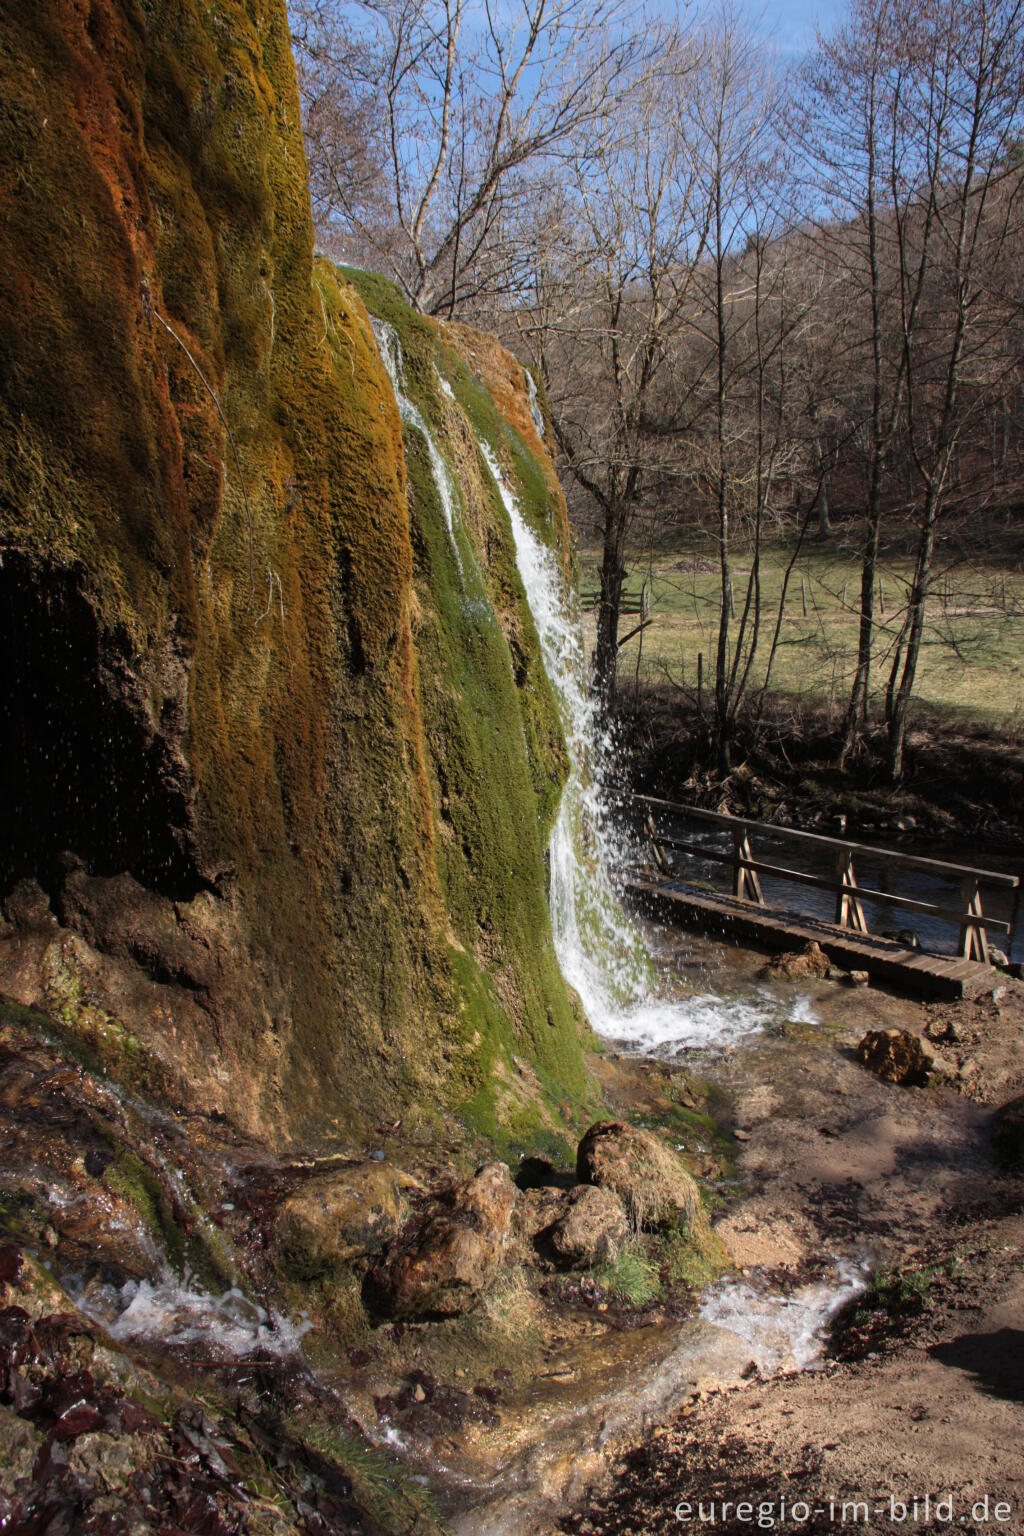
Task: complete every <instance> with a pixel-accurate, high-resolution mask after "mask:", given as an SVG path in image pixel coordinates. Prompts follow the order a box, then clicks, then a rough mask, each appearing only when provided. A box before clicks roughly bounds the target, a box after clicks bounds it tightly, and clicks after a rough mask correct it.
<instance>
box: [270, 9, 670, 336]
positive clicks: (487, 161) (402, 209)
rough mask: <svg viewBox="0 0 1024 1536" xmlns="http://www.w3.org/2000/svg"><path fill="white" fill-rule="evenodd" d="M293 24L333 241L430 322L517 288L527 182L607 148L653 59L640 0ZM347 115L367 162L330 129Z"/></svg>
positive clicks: (374, 13) (335, 17) (396, 13)
mask: <svg viewBox="0 0 1024 1536" xmlns="http://www.w3.org/2000/svg"><path fill="white" fill-rule="evenodd" d="M292 14H293V27H294V36H295V40H296V47H297V52H298V55H299V60H300V79H301V81H302V84H303V96H304V102H303V106H304V118H305V123H306V130H307V146H308V151H309V155H310V161H311V166H312V177H313V183H314V187H316V188H317V189H318V191H319V198H318V210H317V211H318V214H319V219H320V228H321V231H322V232H323V233H327V234H334V235H335V236H336V237H338V238H340V241H341V245H342V248H343V249H344V248H345V246H346V245H347V246H348V247H349V248H351V247H352V246H353V245H354V246H355V249H356V250H357V251H358V252H359V254H360V256H361V257H362V258H363V259H365V260H368V261H369V262H370V263H371V264H372V265H374V266H376V267H378V269H379V270H382V271H384V272H386V273H388V274H389V275H390V276H392V277H393V278H394V279H395V280H396V281H397V282H398V284H399V285H400V287H401V288H402V291H403V292H404V294H405V295H406V297H407V298H408V300H409V302H410V303H411V304H413V305H414V306H415V307H416V308H418V309H420V310H421V311H423V312H425V313H432V314H449V315H450V314H452V313H453V312H454V311H455V310H456V309H457V308H459V307H460V306H464V305H465V304H467V303H469V302H471V301H473V300H474V299H476V298H479V297H480V296H481V294H483V293H485V292H487V291H488V288H489V287H491V286H493V285H497V286H499V287H500V286H503V285H505V284H506V283H511V282H514V275H515V269H516V267H517V252H516V250H515V249H513V247H512V246H511V244H510V243H509V237H510V234H511V232H513V231H515V230H517V229H518V228H519V227H520V221H519V220H518V219H516V218H515V217H513V213H514V208H513V207H512V206H511V205H514V204H515V203H517V202H519V203H522V202H523V201H524V200H525V198H526V197H527V196H528V192H529V189H530V188H531V186H532V181H531V176H530V174H528V173H531V172H534V171H535V172H537V174H541V173H542V171H543V169H544V166H545V164H546V162H549V161H551V160H554V159H557V158H558V157H560V156H562V155H564V154H565V153H567V152H569V151H571V153H572V155H573V156H574V157H576V158H579V157H580V156H581V155H583V154H585V153H586V148H587V145H588V144H589V143H590V142H592V141H594V140H595V139H600V138H601V137H602V136H603V134H604V132H605V128H606V125H607V122H608V119H609V117H610V116H611V115H612V114H613V112H614V110H615V107H616V103H617V97H618V94H619V90H620V86H621V84H622V82H623V80H624V79H625V77H626V75H627V74H628V73H629V71H630V70H631V69H632V68H633V66H634V65H635V63H636V61H637V59H638V58H640V57H641V56H642V55H643V53H644V50H645V48H646V46H647V43H646V38H645V36H644V35H643V33H642V31H641V29H640V28H639V27H638V25H637V24H636V23H635V17H634V12H633V0H525V3H524V4H522V5H519V6H516V7H507V6H503V5H500V4H498V3H497V0H293V5H292ZM353 40H354V41H353ZM346 112H349V113H350V114H351V116H352V118H353V120H354V121H355V122H357V123H358V125H359V128H360V133H361V136H362V137H363V138H364V139H365V144H366V147H365V150H360V152H359V153H358V154H356V155H354V156H353V155H351V154H346V153H345V146H344V145H343V146H342V153H341V155H339V154H338V153H337V149H336V146H337V137H338V136H337V134H336V133H333V132H331V133H327V132H324V131H323V128H322V125H323V124H324V123H325V122H335V121H337V120H338V118H339V114H340V115H341V117H342V118H343V117H344V114H345V113H346ZM364 164H365V165H372V166H375V167H378V168H379V170H380V172H381V173H382V174H381V175H380V176H379V177H377V178H376V180H375V181H372V182H371V180H368V179H367V178H366V177H365V176H363V175H362V174H360V172H361V169H362V167H363V165H364ZM381 185H383V187H384V188H385V193H386V195H385V198H384V199H383V204H384V206H383V207H382V199H381V197H380V187H381Z"/></svg>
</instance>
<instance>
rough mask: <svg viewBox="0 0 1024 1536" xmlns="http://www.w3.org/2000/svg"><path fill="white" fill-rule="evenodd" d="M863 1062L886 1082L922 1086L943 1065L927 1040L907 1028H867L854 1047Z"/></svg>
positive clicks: (912, 1086)
mask: <svg viewBox="0 0 1024 1536" xmlns="http://www.w3.org/2000/svg"><path fill="white" fill-rule="evenodd" d="M857 1060H858V1061H860V1062H863V1064H864V1065H865V1066H866V1067H869V1068H870V1069H871V1071H872V1072H874V1074H875V1076H876V1077H880V1078H881V1079H882V1080H883V1082H886V1083H903V1084H904V1085H905V1086H907V1087H910V1088H914V1087H918V1088H919V1087H922V1086H923V1085H924V1084H925V1083H926V1082H927V1081H928V1079H929V1078H930V1077H931V1076H932V1075H933V1074H934V1073H936V1072H939V1071H941V1070H942V1067H943V1063H942V1059H941V1057H940V1056H939V1053H938V1051H936V1049H935V1047H934V1046H933V1045H932V1043H931V1041H930V1040H926V1039H925V1038H924V1037H923V1036H922V1035H914V1034H911V1032H910V1031H909V1030H907V1029H869V1030H868V1032H867V1034H866V1035H865V1036H864V1038H863V1040H862V1041H861V1042H860V1044H859V1045H858V1047H857Z"/></svg>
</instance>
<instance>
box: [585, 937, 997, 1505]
mask: <svg viewBox="0 0 1024 1536" xmlns="http://www.w3.org/2000/svg"><path fill="white" fill-rule="evenodd" d="M689 942H690V941H686V943H687V944H689ZM717 963H718V964H719V965H721V964H725V965H727V966H728V967H729V968H730V969H731V970H733V971H734V972H735V971H739V972H740V973H743V972H745V971H747V970H748V969H750V968H751V967H752V966H755V965H756V964H757V961H756V958H755V957H753V956H748V955H744V953H743V952H742V951H732V952H731V953H729V954H727V953H726V952H724V951H722V952H720V953H719V957H718V962H717ZM801 988H802V989H804V988H809V989H810V991H811V994H812V998H813V1003H814V1006H815V1008H816V1009H817V1010H818V1012H819V1015H820V1019H821V1022H820V1024H818V1025H813V1026H805V1025H797V1026H784V1027H783V1028H782V1029H781V1030H780V1031H769V1032H766V1033H764V1034H762V1035H761V1036H759V1037H758V1038H756V1039H754V1040H752V1041H749V1042H746V1043H743V1044H741V1045H740V1046H739V1047H738V1048H737V1049H736V1050H734V1051H732V1052H729V1053H727V1054H723V1055H722V1056H720V1057H719V1058H718V1060H717V1062H715V1063H709V1064H708V1065H707V1067H706V1068H705V1069H704V1070H705V1071H706V1072H707V1075H708V1076H709V1078H710V1079H711V1081H712V1082H714V1083H715V1084H716V1085H717V1086H718V1087H719V1088H720V1089H721V1091H722V1092H723V1093H724V1095H725V1097H726V1101H727V1102H728V1103H729V1105H730V1108H731V1113H732V1116H733V1119H732V1122H731V1124H732V1129H733V1131H734V1133H735V1134H736V1135H737V1136H738V1137H739V1138H741V1140H740V1150H739V1156H738V1160H737V1173H738V1176H739V1178H740V1179H741V1181H742V1187H741V1189H740V1190H739V1191H738V1193H737V1196H736V1198H735V1201H734V1203H733V1204H731V1205H730V1206H729V1207H728V1208H727V1209H726V1210H725V1211H724V1212H723V1214H722V1215H721V1216H720V1218H719V1219H718V1220H717V1222H716V1230H717V1231H718V1233H719V1235H721V1236H722V1237H723V1239H724V1240H725V1242H726V1244H727V1246H728V1248H729V1250H730V1254H731V1256H732V1257H733V1259H734V1261H735V1262H736V1263H737V1265H739V1266H740V1267H741V1269H742V1270H743V1271H744V1272H745V1273H749V1276H750V1278H751V1280H752V1282H753V1283H752V1286H751V1292H752V1294H751V1296H750V1298H749V1312H750V1315H751V1317H752V1316H753V1314H755V1313H756V1312H757V1299H756V1296H757V1291H758V1290H759V1289H760V1288H761V1287H763V1286H765V1285H769V1284H770V1285H772V1286H774V1287H775V1288H776V1290H778V1289H785V1288H786V1287H788V1286H789V1285H791V1284H792V1279H793V1276H794V1275H799V1274H801V1273H804V1272H806V1269H807V1267H808V1266H809V1265H813V1263H814V1261H815V1258H818V1259H819V1260H820V1256H821V1255H823V1254H826V1253H832V1254H838V1253H844V1254H847V1255H851V1256H853V1255H856V1256H857V1257H859V1258H860V1259H861V1260H865V1261H867V1262H868V1263H869V1264H870V1266H871V1268H872V1269H873V1270H874V1271H875V1272H876V1274H879V1275H881V1277H882V1279H881V1280H880V1281H879V1282H876V1283H875V1284H874V1285H873V1287H872V1289H871V1290H870V1291H869V1293H868V1295H867V1296H866V1297H865V1298H864V1300H863V1301H862V1302H861V1303H854V1304H853V1306H852V1307H851V1308H849V1309H847V1311H846V1312H845V1313H844V1315H843V1317H842V1318H841V1319H840V1321H839V1323H838V1324H837V1326H836V1327H835V1329H834V1331H833V1333H832V1336H831V1338H830V1340H829V1347H828V1352H827V1355H826V1357H825V1360H824V1362H823V1363H821V1364H820V1365H819V1368H818V1369H816V1370H812V1371H811V1372H809V1373H806V1372H804V1373H800V1372H787V1371H785V1370H783V1371H782V1372H781V1373H780V1374H778V1375H775V1376H773V1377H771V1378H770V1379H766V1378H768V1373H763V1372H762V1371H761V1370H759V1369H757V1368H753V1367H751V1368H748V1369H747V1370H746V1371H745V1372H744V1373H743V1379H741V1380H739V1381H734V1382H732V1383H726V1384H724V1386H723V1385H719V1386H715V1387H713V1388H712V1389H711V1390H710V1391H696V1392H694V1393H693V1394H692V1395H691V1397H690V1399H689V1401H688V1402H687V1403H686V1404H684V1406H683V1408H682V1410H681V1412H680V1413H679V1414H678V1415H676V1416H675V1417H674V1418H673V1419H672V1420H670V1421H669V1422H668V1423H667V1424H666V1425H665V1426H664V1427H663V1428H659V1429H658V1430H656V1431H655V1432H654V1433H653V1434H651V1435H648V1436H646V1437H644V1438H643V1439H639V1438H638V1441H637V1443H636V1445H635V1447H634V1449H633V1450H631V1451H630V1452H629V1453H628V1454H627V1455H626V1456H624V1457H623V1458H622V1459H621V1460H620V1461H619V1462H618V1463H617V1465H616V1466H615V1468H614V1471H613V1473H612V1475H611V1476H610V1478H607V1479H606V1481H605V1485H604V1488H603V1491H602V1492H600V1493H599V1494H594V1495H592V1496H591V1498H590V1499H589V1500H587V1501H582V1504H581V1505H580V1506H577V1510H576V1512H575V1513H574V1514H573V1515H572V1516H571V1517H568V1518H565V1519H563V1520H562V1521H561V1522H560V1523H557V1526H556V1528H557V1529H558V1530H559V1531H561V1532H565V1533H571V1536H653V1533H654V1532H662V1531H666V1530H671V1529H675V1528H677V1525H679V1522H678V1521H677V1520H676V1517H675V1508H676V1505H677V1504H678V1503H680V1502H681V1501H683V1502H687V1503H690V1504H692V1506H693V1508H692V1513H691V1514H690V1516H689V1517H688V1519H687V1520H686V1521H684V1522H683V1524H684V1525H685V1524H686V1523H690V1522H691V1521H692V1523H693V1524H700V1525H702V1527H703V1526H711V1525H713V1526H714V1528H715V1529H716V1530H718V1531H723V1532H727V1533H732V1532H740V1531H743V1530H750V1529H751V1528H752V1523H751V1522H752V1520H753V1521H756V1520H757V1511H758V1507H759V1501H760V1503H762V1504H765V1506H766V1507H765V1511H764V1514H763V1528H766V1529H771V1528H778V1529H785V1530H809V1531H835V1530H839V1529H842V1528H843V1522H842V1521H841V1519H840V1518H839V1516H836V1515H835V1511H834V1509H831V1508H830V1506H831V1505H832V1504H833V1503H837V1504H838V1506H839V1511H840V1515H841V1513H842V1510H841V1505H842V1502H843V1501H844V1500H845V1501H848V1502H849V1501H852V1502H856V1501H859V1500H862V1499H867V1500H868V1501H869V1508H868V1510H867V1512H866V1513H865V1514H864V1515H863V1516H861V1514H860V1512H859V1511H858V1512H857V1514H852V1513H851V1515H850V1516H849V1518H848V1519H847V1520H846V1522H845V1523H846V1524H852V1525H855V1526H857V1527H858V1528H859V1529H861V1530H865V1531H870V1532H880V1533H882V1532H885V1533H889V1532H892V1531H896V1530H900V1529H904V1530H905V1529H907V1526H908V1522H909V1525H910V1527H911V1528H914V1529H943V1528H948V1522H943V1521H942V1519H941V1518H936V1516H935V1514H934V1506H935V1503H936V1499H937V1498H938V1497H939V1496H943V1495H944V1496H946V1497H948V1498H951V1499H952V1500H953V1505H954V1512H955V1520H954V1523H956V1524H957V1526H958V1528H959V1529H964V1530H968V1531H974V1530H977V1531H979V1532H980V1531H984V1530H991V1529H993V1528H994V1527H996V1526H997V1522H996V1521H995V1519H994V1517H993V1516H992V1515H991V1514H990V1515H989V1518H988V1520H987V1521H986V1520H981V1519H979V1520H977V1521H975V1520H974V1518H973V1513H972V1512H973V1510H974V1505H975V1503H976V1502H977V1501H979V1500H981V1501H983V1500H984V1498H985V1496H986V1494H987V1495H988V1498H989V1501H990V1509H994V1508H995V1505H996V1504H997V1503H1009V1504H1010V1505H1011V1507H1012V1511H1013V1520H1014V1521H1016V1522H1017V1523H1018V1524H1019V1522H1020V1520H1021V1518H1022V1517H1024V1505H1022V1497H1024V1461H1022V1457H1021V1451H1020V1446H1021V1444H1022V1443H1024V1375H1022V1362H1024V1335H1022V1333H1021V1330H1020V1319H1021V1306H1022V1304H1024V1258H1022V1255H1024V1220H1022V1215H1021V1212H1022V1200H1024V1180H1022V1178H1021V1177H1020V1174H1019V1172H1018V1173H1011V1172H1008V1171H1007V1170H1005V1169H1003V1168H1000V1167H999V1166H998V1164H997V1163H996V1162H994V1160H993V1156H992V1150H991V1134H992V1128H993V1123H994V1120H995V1117H996V1109H997V1106H1000V1105H1002V1104H1004V1103H1005V1102H1007V1101H1008V1100H1011V1099H1013V1098H1014V1097H1015V1096H1016V1095H1019V1094H1020V1092H1021V1087H1022V1085H1024V987H1021V985H1020V983H1015V982H1009V983H1008V982H1006V981H1004V980H1003V979H1002V978H995V981H994V990H993V993H992V994H990V995H989V996H987V997H985V998H982V999H979V1000H978V1001H976V1002H973V1003H958V1004H930V1005H923V1004H919V1003H915V1002H911V1001H909V1000H907V999H902V998H898V997H895V996H892V995H889V994H887V993H885V992H882V991H878V990H876V989H874V988H871V989H864V990H861V989H857V990H854V989H845V988H836V987H834V986H832V985H831V984H829V983H817V984H814V983H801ZM868 1028H901V1029H908V1030H910V1031H912V1032H915V1033H925V1034H927V1035H928V1036H929V1037H930V1038H932V1039H936V1040H940V1041H942V1042H943V1047H942V1048H943V1051H944V1053H945V1055H946V1058H947V1064H948V1066H949V1068H950V1070H951V1076H950V1077H949V1078H948V1079H947V1080H946V1081H945V1082H944V1083H935V1084H933V1086H930V1087H926V1088H907V1087H902V1086H899V1085H895V1084H890V1083H885V1082H882V1081H880V1080H879V1079H877V1078H876V1077H874V1076H873V1075H872V1074H870V1073H869V1072H867V1071H866V1070H865V1069H864V1068H863V1067H862V1066H861V1065H860V1064H859V1063H858V1062H857V1061H856V1059H855V1056H854V1051H853V1045H854V1043H855V1042H856V1040H857V1039H858V1038H859V1037H860V1034H861V1033H863V1032H864V1031H865V1030H866V1029H868ZM613 1067H614V1068H615V1069H617V1070H618V1071H619V1072H620V1073H621V1074H622V1085H621V1088H620V1091H621V1092H623V1093H627V1094H630V1095H633V1096H634V1097H635V1096H636V1095H637V1094H638V1093H640V1092H642V1090H641V1089H640V1088H638V1085H637V1080H636V1078H635V1076H634V1066H633V1063H631V1062H616V1063H613ZM751 1337H753V1333H751ZM925 1493H928V1494H929V1495H930V1499H931V1506H930V1511H929V1518H928V1520H926V1519H925V1518H924V1514H923V1504H922V1505H921V1508H920V1509H919V1511H918V1516H919V1518H915V1517H914V1516H913V1511H912V1500H913V1498H914V1497H918V1498H919V1499H920V1500H923V1497H924V1495H925ZM783 1499H785V1501H786V1507H788V1508H789V1509H790V1511H791V1514H790V1518H789V1519H788V1520H787V1519H784V1518H783V1517H782V1503H781V1501H782V1500H783ZM890 1499H893V1500H895V1501H896V1505H895V1510H896V1515H897V1516H898V1514H899V1505H900V1502H901V1501H906V1500H908V1499H909V1500H910V1501H911V1503H908V1516H907V1519H905V1520H902V1521H901V1520H900V1519H898V1518H894V1517H892V1516H891V1511H890V1506H889V1500H890ZM712 1500H714V1501H716V1513H714V1517H713V1518H711V1516H712V1512H711V1508H710V1506H711V1502H712ZM723 1500H724V1501H728V1502H730V1503H731V1510H730V1511H727V1512H724V1513H723V1510H722V1503H723ZM744 1501H748V1502H749V1501H752V1502H753V1515H752V1516H751V1517H750V1518H746V1514H747V1512H746V1511H745V1510H744V1517H743V1518H738V1517H737V1515H736V1506H737V1504H740V1505H743V1504H744ZM800 1501H804V1502H806V1504H807V1506H808V1511H807V1518H806V1519H800V1518H799V1514H801V1513H803V1511H798V1518H795V1519H794V1518H792V1509H793V1506H794V1504H795V1503H799V1502H800ZM700 1502H703V1506H704V1509H705V1514H706V1518H705V1519H704V1520H703V1521H701V1520H700V1519H699V1518H698V1504H699V1503H700ZM769 1506H770V1507H769ZM876 1506H877V1509H878V1510H879V1511H880V1512H876ZM961 1517H963V1522H964V1523H961ZM769 1520H770V1521H771V1524H770V1525H769V1524H768V1523H767V1522H768V1521H769ZM1001 1528H1003V1529H1016V1528H1017V1524H1011V1525H1008V1524H1007V1523H1006V1522H1005V1521H1004V1522H1003V1523H1002V1526H1001Z"/></svg>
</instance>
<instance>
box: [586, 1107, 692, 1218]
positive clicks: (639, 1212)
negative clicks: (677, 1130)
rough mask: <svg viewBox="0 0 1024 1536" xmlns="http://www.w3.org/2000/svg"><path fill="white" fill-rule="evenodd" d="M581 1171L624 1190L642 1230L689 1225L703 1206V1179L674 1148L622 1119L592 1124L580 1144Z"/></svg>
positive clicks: (632, 1215) (605, 1185)
mask: <svg viewBox="0 0 1024 1536" xmlns="http://www.w3.org/2000/svg"><path fill="white" fill-rule="evenodd" d="M576 1176H577V1178H578V1179H579V1181H580V1183H581V1184H596V1185H597V1186H598V1187H599V1188H601V1189H606V1190H611V1191H613V1192H614V1193H615V1194H616V1195H618V1196H619V1198H620V1200H621V1201H622V1203H623V1205H624V1206H625V1209H626V1212H627V1213H628V1215H629V1219H630V1221H631V1223H632V1225H633V1228H634V1230H636V1231H641V1230H642V1229H647V1230H654V1229H656V1228H659V1227H688V1226H690V1225H691V1224H692V1223H693V1222H694V1220H695V1219H696V1217H697V1214H698V1212H699V1211H700V1209H701V1203H700V1190H699V1188H698V1185H697V1182H696V1180H695V1179H694V1178H693V1176H692V1175H691V1174H690V1173H688V1172H687V1170H686V1169H685V1168H684V1167H683V1165H682V1163H681V1162H680V1161H679V1158H678V1157H677V1156H676V1155H675V1153H674V1152H673V1151H672V1149H671V1148H670V1147H668V1146H666V1145H665V1143H664V1142H663V1141H662V1140H661V1139H660V1137H658V1136H655V1135H654V1133H653V1132H651V1131H645V1130H641V1129H639V1128H638V1127H636V1126H633V1125H627V1124H626V1123H625V1122H624V1121H621V1120H604V1121H601V1122H599V1123H598V1124H597V1125H592V1126H591V1127H590V1129H589V1131H587V1133H586V1135H585V1136H584V1137H583V1139H582V1141H581V1142H580V1144H579V1150H578V1152H577V1158H576Z"/></svg>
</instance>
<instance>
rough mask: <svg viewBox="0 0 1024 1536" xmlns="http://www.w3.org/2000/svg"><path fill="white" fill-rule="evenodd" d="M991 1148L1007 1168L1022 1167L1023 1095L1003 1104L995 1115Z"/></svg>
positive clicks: (1023, 1139) (1023, 1152)
mask: <svg viewBox="0 0 1024 1536" xmlns="http://www.w3.org/2000/svg"><path fill="white" fill-rule="evenodd" d="M992 1150H993V1151H994V1152H995V1154H996V1157H997V1158H998V1159H999V1161H1000V1162H1001V1163H1003V1164H1004V1165H1005V1166H1006V1167H1007V1168H1020V1169H1024V1095H1021V1097H1020V1098H1017V1099H1011V1100H1010V1102H1009V1103H1008V1104H1004V1105H1003V1107H1002V1109H1001V1110H1000V1111H999V1114H998V1115H997V1116H996V1123H995V1128H994V1129H993V1131H992Z"/></svg>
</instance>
